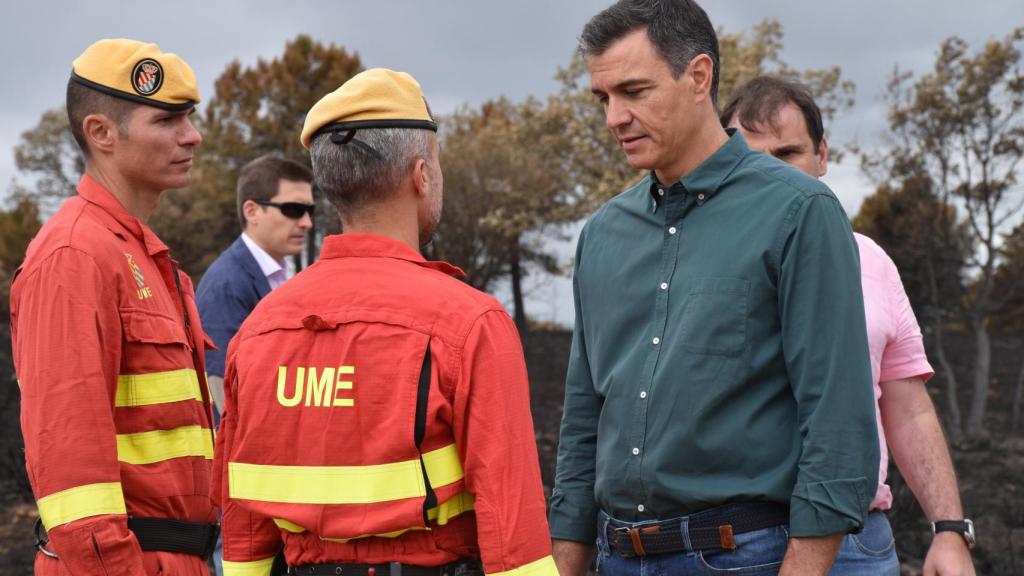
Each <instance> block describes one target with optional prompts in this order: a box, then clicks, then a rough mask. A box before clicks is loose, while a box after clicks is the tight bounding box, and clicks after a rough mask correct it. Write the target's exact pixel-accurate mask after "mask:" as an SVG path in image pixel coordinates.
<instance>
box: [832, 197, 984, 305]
mask: <svg viewBox="0 0 1024 576" xmlns="http://www.w3.org/2000/svg"><path fill="white" fill-rule="evenodd" d="M852 224H853V229H854V230H856V231H857V232H860V233H861V234H864V235H865V236H868V237H870V238H871V239H872V240H874V241H875V242H877V243H878V244H879V246H881V247H882V248H883V249H884V250H885V251H886V253H887V254H889V256H890V257H891V258H892V260H893V262H894V263H895V264H896V268H897V269H899V271H900V277H901V279H902V281H903V286H904V288H905V289H906V291H907V295H908V297H909V298H910V303H911V306H913V308H914V313H915V315H916V316H917V317H918V318H927V317H930V316H931V315H932V314H933V313H937V314H938V315H939V316H940V317H942V318H946V319H949V318H952V317H954V316H956V314H957V313H958V310H959V301H960V298H961V297H962V296H963V282H964V277H965V268H966V266H967V254H968V253H969V252H970V247H971V239H970V231H969V230H967V227H966V226H964V225H963V224H960V225H959V226H958V225H957V224H956V211H955V210H953V209H952V208H951V207H949V206H942V205H941V204H940V203H939V202H938V200H937V198H936V197H935V194H934V192H933V190H932V187H931V181H930V180H928V179H926V178H917V179H907V180H905V181H902V182H900V183H899V188H893V186H892V185H890V184H882V185H881V186H879V187H878V189H877V190H876V191H875V193H874V194H872V195H871V196H868V197H866V198H865V199H864V201H863V203H862V204H861V207H860V211H859V212H858V213H857V216H856V217H855V218H854V219H853V221H852ZM930 268H934V271H930V270H929V269H930ZM933 283H934V286H933V285H932V284H933ZM933 288H934V290H933Z"/></svg>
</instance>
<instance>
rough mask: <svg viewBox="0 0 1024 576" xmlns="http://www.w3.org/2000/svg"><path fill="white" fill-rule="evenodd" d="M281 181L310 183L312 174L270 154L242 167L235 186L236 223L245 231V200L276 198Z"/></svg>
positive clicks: (295, 163)
mask: <svg viewBox="0 0 1024 576" xmlns="http://www.w3.org/2000/svg"><path fill="white" fill-rule="evenodd" d="M281 180H288V181H289V182H312V181H313V174H312V173H311V172H310V171H309V168H306V167H305V166H303V165H302V164H299V163H298V162H295V161H294V160H288V159H286V158H281V157H278V156H271V155H270V154H267V155H264V156H260V157H259V158H257V159H255V160H253V161H252V162H249V163H248V164H246V165H245V166H243V167H242V173H241V174H239V175H238V184H237V185H236V186H235V190H236V193H237V194H236V196H237V199H236V201H237V203H238V223H239V224H241V225H242V230H245V225H246V222H245V212H243V210H242V205H243V204H245V201H246V200H270V199H271V198H273V197H274V196H277V191H278V187H279V183H280V181H281Z"/></svg>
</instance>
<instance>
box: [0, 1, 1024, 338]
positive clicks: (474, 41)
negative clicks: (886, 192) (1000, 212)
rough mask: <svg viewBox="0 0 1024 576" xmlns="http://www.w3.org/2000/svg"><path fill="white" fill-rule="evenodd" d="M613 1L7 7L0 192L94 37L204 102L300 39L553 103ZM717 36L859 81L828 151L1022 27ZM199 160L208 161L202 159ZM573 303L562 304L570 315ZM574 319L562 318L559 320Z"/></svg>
mask: <svg viewBox="0 0 1024 576" xmlns="http://www.w3.org/2000/svg"><path fill="white" fill-rule="evenodd" d="M608 4H609V1H608V0H596V1H594V0H566V1H561V2H555V1H551V2H542V1H539V0H513V1H509V0H505V1H501V2H498V1H490V0H435V1H432V2H428V1H425V0H420V1H414V0H401V1H398V0H378V1H375V2H370V1H365V0H364V1H359V2H356V1H348V0H334V1H328V0H322V1H303V0H299V1H295V2H282V1H280V0H278V1H276V2H269V1H262V0H260V1H252V0H249V1H243V0H214V1H209V0H208V1H205V2H199V1H196V0H176V1H174V2H151V1H135V2H114V1H110V0H90V1H87V2H72V1H70V0H68V1H66V2H54V1H51V0H35V1H31V2H5V3H4V8H3V18H2V20H0V54H2V61H0V72H2V73H0V78H2V79H3V80H2V89H0V191H6V190H7V188H8V185H9V183H10V181H11V179H12V178H14V177H15V176H16V174H15V167H14V156H13V147H14V145H15V144H16V143H17V142H18V139H19V137H20V134H21V133H22V132H24V131H25V130H29V129H31V128H32V127H34V126H35V125H36V123H37V122H38V120H39V117H40V115H41V114H42V113H43V111H45V110H47V109H49V108H53V107H56V106H62V105H63V100H64V87H65V84H66V82H67V77H68V73H69V71H70V69H71V61H72V60H74V58H75V57H76V56H77V55H78V54H79V53H81V51H82V50H84V49H85V48H86V47H87V46H88V45H89V44H91V43H92V42H93V41H95V40H97V39H100V38H108V37H128V38H137V39H140V40H146V41H150V42H156V43H158V44H159V45H160V47H161V48H162V49H163V50H165V51H169V52H176V53H178V54H179V55H181V56H182V57H183V58H185V60H186V61H187V62H189V64H190V65H191V66H192V68H193V69H194V70H195V73H196V76H197V78H198V79H199V84H200V92H201V93H202V95H203V97H204V98H209V97H210V96H211V95H212V86H213V81H214V79H215V78H216V77H217V76H218V75H219V74H220V72H221V71H223V69H224V67H225V66H226V65H227V64H228V63H229V62H230V61H232V60H235V59H237V60H240V61H241V62H242V63H243V64H252V63H255V62H256V60H257V59H258V58H260V57H264V58H268V59H269V58H273V57H274V56H277V55H279V54H280V53H281V52H282V50H283V48H284V44H285V43H286V42H287V41H288V40H289V39H291V38H294V37H295V36H296V35H297V34H301V33H305V34H309V35H311V36H312V37H313V38H314V39H316V40H318V41H321V42H325V43H332V42H333V43H335V44H338V45H341V46H344V47H345V48H346V49H348V50H350V51H355V52H358V53H359V55H360V57H361V59H362V62H363V64H364V66H367V67H375V66H383V67H388V68H394V69H398V70H403V71H406V72H409V73H411V74H413V75H414V76H415V77H416V78H417V79H418V80H419V81H420V83H421V84H422V85H423V89H424V92H425V93H426V95H427V96H428V97H429V98H430V99H431V104H432V106H433V107H434V109H435V110H436V111H437V112H440V113H445V112H450V111H452V110H453V109H455V108H456V107H458V106H459V105H460V104H463V103H468V104H477V103H479V102H481V101H484V100H486V99H489V98H495V97H498V96H502V95H504V96H507V97H509V98H512V99H520V98H523V97H525V96H527V95H530V94H533V95H537V96H543V95H546V94H548V93H550V92H552V91H554V90H555V89H556V88H557V84H556V82H555V81H554V79H553V75H554V73H555V71H556V69H557V67H558V66H561V65H564V64H565V63H567V62H568V61H569V58H570V56H571V54H572V51H573V49H574V47H575V42H576V37H577V35H578V34H579V31H580V29H581V28H582V26H583V24H584V23H585V22H586V21H587V19H589V18H590V16H592V15H593V14H595V13H596V12H598V11H600V10H601V9H602V8H604V7H605V6H607V5H608ZM702 4H703V6H704V8H705V9H706V10H707V11H708V15H709V16H710V17H711V21H712V22H713V23H714V25H715V26H716V27H720V28H724V29H725V30H726V31H727V32H737V31H744V30H748V29H750V27H751V26H752V25H754V24H755V23H757V22H760V21H761V20H763V19H765V18H769V17H771V18H777V19H778V20H779V21H780V22H781V23H782V25H783V27H784V29H785V47H784V49H783V52H782V59H783V60H784V61H785V62H787V63H788V64H790V65H791V66H793V67H795V68H798V69H804V68H820V67H826V66H831V65H833V64H838V65H840V66H841V67H842V69H843V76H844V78H847V79H850V80H853V81H854V82H855V83H856V85H857V93H856V105H855V107H854V108H853V109H852V110H849V111H847V112H846V113H845V114H844V115H843V116H842V117H841V118H838V119H837V120H836V122H835V125H834V126H832V127H829V128H830V129H829V132H830V142H831V144H832V145H833V146H845V145H847V144H849V143H851V142H857V143H859V144H861V145H866V146H874V145H877V144H878V142H879V141H880V138H881V135H882V132H883V128H884V122H885V117H884V109H883V106H882V103H881V102H880V99H879V98H880V95H881V93H882V89H883V87H884V84H885V80H886V78H887V75H888V74H889V73H890V72H891V70H892V69H893V66H895V65H899V66H900V68H902V69H907V70H912V71H915V72H919V73H920V72H924V71H926V70H928V69H929V68H930V67H931V66H932V64H933V63H934V58H935V53H936V50H937V48H938V46H939V43H940V42H941V41H942V40H943V39H945V38H947V37H949V36H951V35H957V36H960V37H961V38H964V39H965V40H967V41H968V42H969V43H970V44H971V46H972V47H974V46H978V45H980V44H981V43H983V42H985V41H987V40H991V39H997V38H1002V37H1003V36H1005V35H1006V34H1007V33H1008V32H1009V31H1010V30H1011V29H1012V27H1013V26H1015V25H1017V26H1021V25H1024V2H1022V1H1021V0H981V1H978V2H971V3H964V2H960V1H957V0H931V1H925V0H885V1H882V0H862V1H860V2H823V1H821V0H818V1H816V2H810V1H803V0H785V1H775V2H771V1H762V2H754V1H751V0H746V1H742V0H714V1H712V0H705V1H704V2H703V3H702ZM200 152H201V151H200ZM826 182H828V184H829V185H830V186H831V187H832V188H833V190H835V192H836V194H837V195H838V196H839V198H840V199H841V200H842V201H843V205H844V206H845V207H846V209H847V211H848V212H849V213H850V214H851V216H852V215H853V214H855V213H856V211H857V209H858V208H859V206H860V201H861V199H862V198H863V196H864V195H865V194H866V193H868V192H869V191H870V183H869V182H867V181H866V180H865V179H864V178H863V177H862V176H861V175H860V171H859V168H858V167H857V166H856V164H855V163H854V162H845V163H844V164H842V165H838V166H832V167H831V170H830V173H829V176H828V177H827V178H826ZM566 285H567V283H566V282H563V281H547V282H545V286H541V287H538V288H537V290H536V291H535V294H534V298H531V300H532V301H533V302H535V303H536V304H534V305H533V308H534V309H533V310H530V311H531V312H532V313H533V314H534V315H535V316H537V317H539V318H540V319H549V320H556V321H560V322H563V323H568V322H571V318H572V310H571V308H572V305H571V299H569V300H568V301H566V296H565V292H566ZM566 302H568V306H566V305H565V304H566ZM566 308H568V310H566Z"/></svg>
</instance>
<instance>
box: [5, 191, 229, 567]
mask: <svg viewBox="0 0 1024 576" xmlns="http://www.w3.org/2000/svg"><path fill="white" fill-rule="evenodd" d="M175 276H177V278H175ZM186 315H187V316H186ZM186 317H187V318H188V320H187V321H186ZM11 336H12V340H13V347H14V365H15V370H16V372H17V376H18V380H19V385H20V387H21V427H22V433H23V434H24V436H25V462H26V468H27V470H28V475H29V480H30V481H31V484H32V490H33V493H34V494H35V497H36V502H37V505H38V507H39V513H40V517H41V518H42V521H43V524H44V526H45V527H46V529H47V530H48V532H49V538H50V543H49V545H48V547H47V548H48V549H49V550H51V551H53V552H56V553H57V554H58V555H59V556H60V559H59V560H54V559H52V558H49V557H46V556H44V555H42V554H37V555H36V574H74V575H75V576H91V575H101V574H102V575H114V574H117V575H131V576H142V575H144V574H149V575H155V574H158V573H161V572H162V573H164V574H195V575H205V574H207V568H206V564H205V562H203V560H202V559H201V558H199V557H198V556H192V555H187V554H173V553H168V552H145V553H143V552H142V551H141V549H140V548H139V544H138V542H137V540H136V538H135V537H134V535H133V534H132V533H131V532H130V531H129V530H128V528H127V523H126V522H127V516H126V514H127V515H132V516H142V517H151V518H171V519H177V520H186V521H191V522H201V523H213V522H216V520H217V514H216V511H215V509H214V508H213V506H212V504H211V502H210V498H209V485H210V472H211V468H212V459H213V433H212V430H211V428H212V426H211V422H212V416H211V411H210V398H209V392H208V389H207V386H206V379H205V375H204V366H203V349H204V342H205V341H206V336H205V334H204V333H203V331H202V328H201V327H200V324H199V314H198V312H197V311H196V307H195V302H194V298H193V290H192V283H191V281H190V280H189V277H188V276H187V275H185V274H184V273H182V272H179V271H178V270H177V263H176V262H175V261H173V260H171V258H170V257H169V255H168V250H167V247H166V246H165V245H164V244H163V242H161V241H160V239H159V238H157V237H156V235H155V234H154V233H153V232H152V231H151V230H150V229H149V228H147V227H146V226H145V225H143V224H142V223H141V222H139V221H138V220H137V219H136V218H134V217H132V216H131V215H130V214H128V212H127V211H125V209H124V208H123V207H122V206H121V204H120V203H119V202H118V201H117V199H116V198H115V197H114V196H113V195H112V194H111V193H110V192H109V191H107V190H106V189H105V188H103V187H102V186H101V185H100V184H98V183H97V182H96V181H95V180H93V179H92V178H90V177H89V176H85V177H83V178H82V181H81V182H80V183H79V185H78V196H76V197H73V198H71V199H69V200H68V201H67V202H65V203H64V205H63V206H62V207H61V208H60V210H59V211H58V212H57V213H56V214H55V215H54V216H53V218H51V219H50V221H49V222H47V223H46V225H45V226H43V228H42V230H40V232H39V234H38V235H37V236H36V238H35V239H34V240H33V241H32V243H31V244H30V245H29V248H28V253H27V255H26V257H25V262H24V264H23V265H22V266H21V268H20V269H19V270H18V273H17V275H16V278H15V281H14V284H13V286H12V288H11ZM28 538H29V535H27V534H26V540H27V539H28Z"/></svg>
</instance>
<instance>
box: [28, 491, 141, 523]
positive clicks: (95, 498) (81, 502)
mask: <svg viewBox="0 0 1024 576" xmlns="http://www.w3.org/2000/svg"><path fill="white" fill-rule="evenodd" d="M36 507H38V508H39V517H40V518H42V520H43V526H45V527H46V529H47V530H50V529H52V528H55V527H57V526H60V525H62V524H67V523H68V522H74V521H75V520H80V519H82V518H87V517H89V516H99V515H100V514H127V512H126V511H125V507H124V494H123V493H122V492H121V483H120V482H103V483H100V484H86V485H84V486H76V487H74V488H68V489H67V490H62V491H60V492H54V493H53V494H50V495H49V496H44V497H42V498H40V499H39V500H37V501H36Z"/></svg>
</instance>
